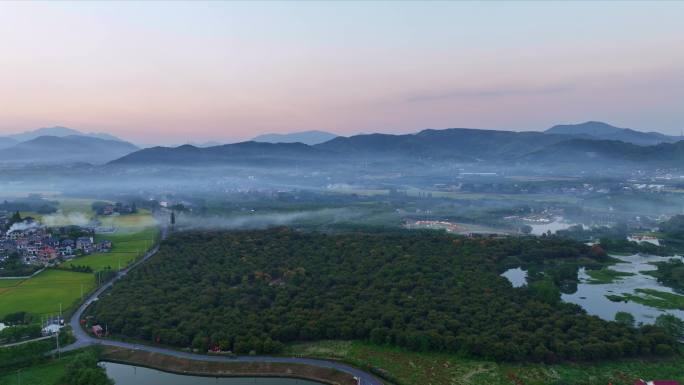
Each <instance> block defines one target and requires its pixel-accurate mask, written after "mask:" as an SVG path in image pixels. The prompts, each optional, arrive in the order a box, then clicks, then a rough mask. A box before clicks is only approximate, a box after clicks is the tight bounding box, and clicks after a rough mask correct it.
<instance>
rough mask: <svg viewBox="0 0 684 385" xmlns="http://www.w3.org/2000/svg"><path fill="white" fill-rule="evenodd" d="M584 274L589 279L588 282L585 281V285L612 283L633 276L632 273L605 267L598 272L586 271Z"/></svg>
mask: <svg viewBox="0 0 684 385" xmlns="http://www.w3.org/2000/svg"><path fill="white" fill-rule="evenodd" d="M586 272H587V275H588V276H589V277H590V278H591V279H590V280H589V281H587V283H591V284H597V285H600V284H606V283H612V282H615V281H616V280H618V279H620V278H622V277H629V276H632V275H634V273H626V272H621V271H615V270H611V269H609V268H606V267H604V268H602V269H598V270H587V271H586Z"/></svg>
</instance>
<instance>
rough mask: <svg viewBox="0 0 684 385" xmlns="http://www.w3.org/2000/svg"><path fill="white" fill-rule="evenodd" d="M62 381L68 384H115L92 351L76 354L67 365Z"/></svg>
mask: <svg viewBox="0 0 684 385" xmlns="http://www.w3.org/2000/svg"><path fill="white" fill-rule="evenodd" d="M62 382H63V383H64V384H66V385H114V381H113V380H112V379H110V378H109V377H107V373H106V372H105V370H104V369H103V368H101V367H100V366H98V365H97V356H96V355H95V354H93V353H92V352H83V353H79V354H77V355H75V356H74V357H73V358H72V360H71V362H69V363H68V364H67V366H66V370H65V373H64V376H63V377H62Z"/></svg>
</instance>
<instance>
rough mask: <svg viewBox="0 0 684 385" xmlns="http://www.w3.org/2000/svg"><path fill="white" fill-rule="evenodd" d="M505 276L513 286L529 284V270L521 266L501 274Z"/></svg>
mask: <svg viewBox="0 0 684 385" xmlns="http://www.w3.org/2000/svg"><path fill="white" fill-rule="evenodd" d="M501 276H502V277H505V278H506V279H507V280H508V281H509V282H510V283H511V285H513V287H520V286H523V285H526V284H527V270H523V269H521V268H520V267H516V268H514V269H508V270H506V271H505V272H503V273H502V274H501Z"/></svg>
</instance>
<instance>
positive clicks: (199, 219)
mask: <svg viewBox="0 0 684 385" xmlns="http://www.w3.org/2000/svg"><path fill="white" fill-rule="evenodd" d="M361 215H362V213H361V212H360V211H357V210H353V209H347V208H335V209H320V210H303V211H295V212H285V213H251V214H244V215H237V216H199V215H194V214H189V213H183V214H180V215H178V216H177V218H176V226H177V228H178V229H180V230H219V229H221V230H224V229H225V230H231V229H262V228H267V227H272V226H285V225H296V224H303V223H306V222H310V223H311V222H314V223H318V224H332V223H339V222H344V221H349V220H353V219H357V218H359V217H360V216H361Z"/></svg>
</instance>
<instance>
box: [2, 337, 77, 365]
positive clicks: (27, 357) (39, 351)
mask: <svg viewBox="0 0 684 385" xmlns="http://www.w3.org/2000/svg"><path fill="white" fill-rule="evenodd" d="M71 342H73V337H72V336H71V335H70V334H69V333H60V334H59V344H60V346H66V345H68V344H69V343H71ZM55 347H56V343H55V340H54V339H52V338H50V339H47V340H41V341H36V342H29V343H25V344H21V345H16V346H12V347H5V348H0V369H7V368H13V367H18V366H27V365H33V364H37V363H40V362H43V361H44V360H45V356H46V354H47V353H48V352H50V351H52V350H53V349H55Z"/></svg>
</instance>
